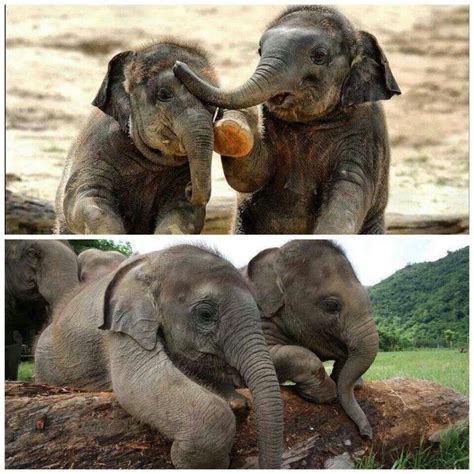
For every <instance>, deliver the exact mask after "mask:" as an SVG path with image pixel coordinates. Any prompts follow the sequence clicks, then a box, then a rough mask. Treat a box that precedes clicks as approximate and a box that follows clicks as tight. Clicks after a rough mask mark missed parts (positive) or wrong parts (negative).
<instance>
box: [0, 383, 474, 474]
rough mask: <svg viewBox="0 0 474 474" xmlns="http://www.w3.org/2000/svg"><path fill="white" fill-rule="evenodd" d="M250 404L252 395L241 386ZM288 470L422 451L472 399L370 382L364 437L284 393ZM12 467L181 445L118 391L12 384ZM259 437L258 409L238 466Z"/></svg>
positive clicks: (144, 459) (162, 463) (113, 465)
mask: <svg viewBox="0 0 474 474" xmlns="http://www.w3.org/2000/svg"><path fill="white" fill-rule="evenodd" d="M241 393H243V394H244V395H245V396H247V397H248V398H250V395H249V392H248V391H247V390H241ZM282 396H283V401H284V416H285V452H284V456H283V458H284V460H283V467H285V468H289V467H291V468H322V467H323V466H324V465H325V464H326V465H327V466H329V465H330V464H331V462H333V459H335V458H338V456H339V455H341V454H343V453H346V454H344V456H345V457H347V459H349V460H350V459H353V458H361V457H364V456H365V455H367V454H368V453H369V452H370V451H371V450H372V451H373V452H375V453H379V452H381V451H382V450H383V451H384V452H385V454H387V453H388V452H391V450H392V449H393V453H392V454H393V456H395V455H396V453H399V452H400V450H401V449H403V448H404V449H408V450H413V449H415V448H417V447H418V446H419V443H420V440H421V438H422V437H423V438H424V439H428V438H429V437H430V436H433V435H434V434H436V433H439V431H440V430H444V429H445V428H447V427H448V426H451V425H452V424H455V423H459V422H462V421H463V420H466V419H467V417H468V399H467V397H464V396H462V395H460V394H458V393H456V392H455V391H453V390H451V389H448V388H445V387H441V386H440V385H437V384H435V383H432V382H428V381H424V380H415V379H409V378H393V379H388V380H381V381H374V382H366V384H365V385H364V387H363V388H362V389H361V390H360V391H358V392H357V398H358V399H359V402H360V405H361V406H362V408H363V409H364V411H365V412H366V413H367V415H368V418H369V420H370V422H371V424H372V427H373V429H374V439H373V441H372V442H370V441H368V440H364V439H362V438H361V437H360V436H359V434H358V431H357V428H356V427H355V425H354V424H353V423H352V421H351V420H349V419H348V417H347V416H346V415H345V413H344V412H343V410H342V409H341V407H340V406H339V404H338V403H333V404H327V405H315V404H312V403H309V402H306V401H304V400H303V399H301V398H300V397H299V396H297V395H296V394H294V393H293V392H292V391H291V389H289V388H285V387H284V388H283V389H282ZM5 416H6V429H5V444H6V446H5V465H6V467H7V468H10V469H14V468H15V469H21V468H29V469H39V468H95V469H102V468H106V469H117V468H130V469H131V468H171V467H172V465H171V461H170V456H169V450H170V446H171V443H170V441H168V440H166V439H165V437H164V436H162V435H161V434H159V433H158V432H157V431H155V430H153V429H151V428H149V427H147V426H146V425H144V424H141V423H139V422H138V421H136V420H134V419H133V418H132V417H131V416H129V415H128V414H127V413H126V412H125V411H124V410H123V409H122V408H121V407H120V406H119V405H118V403H117V401H116V400H115V397H114V395H113V394H112V393H107V392H100V393H90V392H81V391H75V390H70V389H67V388H57V387H49V386H46V385H33V384H18V383H12V384H6V403H5ZM256 463H257V441H256V432H255V419H254V414H253V411H251V414H250V415H249V416H248V417H247V418H240V419H238V423H237V435H236V439H235V443H234V447H233V449H232V453H231V467H232V468H254V467H256V465H257V464H256Z"/></svg>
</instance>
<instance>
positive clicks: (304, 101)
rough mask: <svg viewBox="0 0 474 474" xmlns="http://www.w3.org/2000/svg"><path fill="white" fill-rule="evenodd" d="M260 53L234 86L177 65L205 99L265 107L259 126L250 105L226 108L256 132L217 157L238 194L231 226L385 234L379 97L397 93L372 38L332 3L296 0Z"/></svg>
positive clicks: (385, 144)
mask: <svg viewBox="0 0 474 474" xmlns="http://www.w3.org/2000/svg"><path fill="white" fill-rule="evenodd" d="M259 54H260V56H261V58H260V62H259V64H258V66H257V69H256V70H255V73H254V74H253V76H252V77H251V78H250V79H249V80H248V81H247V82H246V83H245V84H243V85H242V86H240V87H238V88H236V89H234V90H230V91H226V90H222V89H219V88H216V87H213V86H212V85H211V84H209V83H208V81H205V79H201V78H200V77H199V76H198V74H195V73H194V72H193V71H192V68H190V67H188V66H187V65H186V64H183V63H181V62H178V63H177V64H176V65H175V67H174V72H175V74H176V75H177V76H178V77H179V78H180V79H181V80H182V81H183V82H184V83H185V84H186V86H187V87H188V89H189V90H190V91H191V92H192V93H193V94H195V95H196V96H197V97H199V98H200V99H202V100H203V101H205V102H207V103H209V104H213V105H217V106H219V107H222V108H225V109H232V110H238V109H246V108H249V107H254V106H256V105H258V104H263V105H262V107H261V114H262V118H263V122H261V125H262V124H263V133H262V132H261V130H260V128H259V127H258V126H256V123H257V118H258V117H257V114H256V111H255V110H253V109H248V110H242V111H241V112H240V117H237V116H236V115H235V113H234V114H233V115H232V114H231V115H229V114H228V113H227V118H228V120H230V121H231V120H234V121H236V122H237V123H239V122H240V123H244V124H246V125H249V126H250V127H251V128H252V130H253V135H254V139H253V141H254V147H253V150H252V151H251V152H250V153H249V154H248V155H247V156H245V157H240V158H238V159H237V158H235V157H229V156H226V157H223V166H224V171H225V175H226V178H227V180H228V182H229V184H230V185H231V186H232V187H233V188H234V189H235V190H237V191H238V192H239V193H242V194H241V195H240V196H239V201H238V209H237V216H236V221H235V229H234V230H235V232H237V233H245V234H358V233H370V234H373V233H383V232H384V211H385V207H386V205H387V199H388V179H389V164H390V150H389V140H388V135H387V130H386V123H385V117H384V112H383V109H382V105H381V104H380V103H379V102H378V101H381V100H387V99H390V98H391V97H392V96H393V95H396V94H400V90H399V87H398V85H397V83H396V81H395V78H394V77H393V75H392V72H391V70H390V67H389V64H388V61H387V59H386V57H385V55H384V53H383V51H382V48H381V47H380V45H379V44H378V42H377V40H376V38H375V37H374V36H373V35H371V34H369V33H367V32H365V31H357V30H356V29H355V28H354V27H353V26H352V25H351V23H350V22H349V21H348V20H347V19H346V18H345V17H344V16H343V15H342V14H341V13H339V12H338V11H337V10H335V9H333V8H329V7H326V6H321V5H305V6H294V7H290V8H288V9H287V10H286V11H285V12H283V13H282V14H281V15H280V16H279V17H278V18H276V19H275V20H274V21H273V22H271V24H270V25H269V27H268V28H267V30H266V31H265V32H264V34H263V36H262V38H261V41H260V48H259ZM225 116H226V115H224V117H225Z"/></svg>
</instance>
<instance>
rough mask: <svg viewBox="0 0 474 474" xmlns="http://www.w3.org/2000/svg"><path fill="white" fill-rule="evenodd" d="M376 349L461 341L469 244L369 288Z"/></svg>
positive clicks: (465, 315)
mask: <svg viewBox="0 0 474 474" xmlns="http://www.w3.org/2000/svg"><path fill="white" fill-rule="evenodd" d="M369 294H370V299H371V301H372V310H373V315H374V318H375V320H376V321H377V325H378V327H379V331H380V336H381V348H382V349H385V350H393V349H397V348H403V347H409V346H414V347H438V346H451V345H456V346H462V345H465V346H466V348H467V341H468V334H469V329H468V328H469V248H468V247H465V248H463V249H460V250H457V251H455V252H448V255H447V256H446V257H444V258H442V259H440V260H437V261H435V262H426V263H416V264H412V265H408V266H406V267H405V268H403V269H402V270H399V271H397V272H396V273H394V274H393V275H392V276H390V277H388V278H387V279H385V280H383V281H382V282H380V283H378V284H377V285H374V286H373V287H371V288H369Z"/></svg>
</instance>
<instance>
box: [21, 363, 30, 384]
mask: <svg viewBox="0 0 474 474" xmlns="http://www.w3.org/2000/svg"><path fill="white" fill-rule="evenodd" d="M33 368H34V364H33V362H21V363H20V367H18V380H20V381H22V382H31V381H32V380H33Z"/></svg>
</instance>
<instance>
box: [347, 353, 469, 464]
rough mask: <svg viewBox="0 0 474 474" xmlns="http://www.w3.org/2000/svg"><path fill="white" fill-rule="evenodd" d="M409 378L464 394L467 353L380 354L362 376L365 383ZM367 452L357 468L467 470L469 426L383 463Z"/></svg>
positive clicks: (466, 383) (466, 384)
mask: <svg viewBox="0 0 474 474" xmlns="http://www.w3.org/2000/svg"><path fill="white" fill-rule="evenodd" d="M399 376H404V377H413V378H417V379H424V380H431V381H433V382H436V383H438V384H440V385H444V386H446V387H450V388H452V389H454V390H456V391H457V392H460V393H462V394H464V395H468V391H469V354H468V353H462V354H461V353H460V352H458V351H457V350H449V349H424V350H414V351H403V352H380V353H379V354H378V356H377V358H376V359H375V362H374V363H373V364H372V367H370V369H369V370H368V371H367V372H366V373H365V375H364V379H365V380H381V379H387V378H391V377H399ZM383 458H384V456H383V454H382V459H378V456H376V455H375V454H374V453H370V454H369V455H368V456H366V457H365V458H363V459H360V460H359V461H358V462H357V464H356V466H357V468H358V469H378V468H381V467H382V465H384V467H385V468H388V467H390V468H391V469H468V468H469V427H468V426H466V425H465V426H461V427H456V428H452V429H451V430H448V431H447V432H446V433H445V434H444V435H443V437H442V438H441V442H440V443H439V445H435V446H434V447H433V445H423V443H420V447H419V448H418V449H417V450H415V451H414V452H412V453H409V452H407V451H402V452H401V453H400V454H399V455H398V457H397V459H395V460H393V461H384V460H383Z"/></svg>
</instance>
